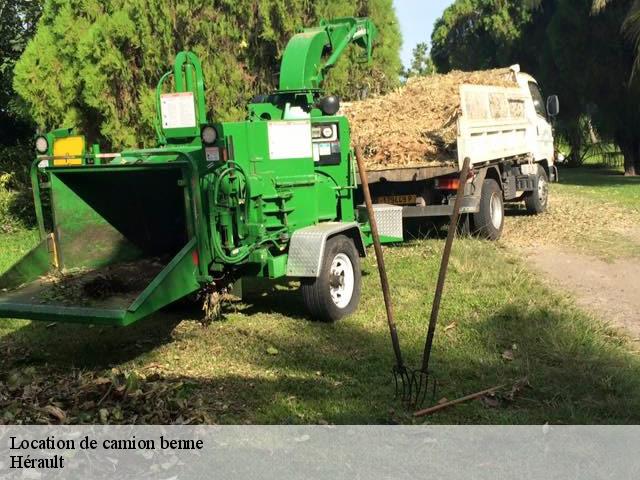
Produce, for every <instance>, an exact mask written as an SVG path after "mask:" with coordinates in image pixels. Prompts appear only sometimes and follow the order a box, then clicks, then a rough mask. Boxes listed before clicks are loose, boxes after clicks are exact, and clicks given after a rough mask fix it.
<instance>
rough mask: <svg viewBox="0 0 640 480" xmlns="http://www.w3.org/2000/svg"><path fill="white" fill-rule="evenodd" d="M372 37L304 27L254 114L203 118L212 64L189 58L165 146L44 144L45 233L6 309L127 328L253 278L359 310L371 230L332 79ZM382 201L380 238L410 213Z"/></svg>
mask: <svg viewBox="0 0 640 480" xmlns="http://www.w3.org/2000/svg"><path fill="white" fill-rule="evenodd" d="M375 36H376V29H375V27H374V25H373V24H372V23H371V21H370V20H368V19H356V18H342V19H336V20H331V21H323V22H321V24H320V25H319V26H318V27H314V28H310V29H306V30H304V31H302V32H301V33H299V34H297V35H295V36H294V37H293V38H292V39H291V41H290V42H289V44H288V46H287V48H286V49H285V51H284V55H283V59H282V68H281V74H280V86H279V89H278V90H276V91H275V92H272V93H270V94H268V95H263V96H258V97H256V98H255V99H254V100H253V101H252V102H251V103H250V104H249V106H248V114H247V120H245V121H241V122H217V123H216V122H210V121H209V120H208V119H207V118H206V115H207V108H206V105H205V90H204V81H203V75H202V68H201V65H200V62H199V60H198V58H197V57H196V56H195V55H194V54H193V53H190V52H181V53H179V54H178V55H177V56H176V59H175V62H174V68H173V70H172V71H170V72H168V73H167V74H165V75H164V76H163V77H162V78H161V79H160V81H159V83H158V87H157V94H156V103H157V110H158V113H157V123H156V131H157V140H158V141H157V147H155V148H151V149H140V150H125V151H123V152H120V153H117V154H106V153H101V151H100V148H99V147H98V146H97V145H92V146H87V145H86V142H85V139H84V138H83V137H82V136H80V135H77V134H76V133H74V131H73V129H59V130H54V131H52V132H50V133H48V134H46V135H44V136H41V137H39V138H37V140H36V149H37V151H38V157H37V158H36V160H35V162H34V164H33V168H32V184H33V192H34V200H35V207H36V213H37V218H38V225H39V229H40V235H41V241H40V243H39V245H38V246H36V248H34V249H33V250H32V251H31V252H29V253H28V254H27V255H26V256H25V257H24V258H22V259H21V260H20V261H19V262H18V263H17V264H16V265H14V266H13V267H12V268H11V269H10V270H9V271H7V272H6V273H5V274H3V275H2V276H0V316H1V317H8V318H26V319H36V320H45V321H74V322H83V323H106V324H115V325H128V324H131V323H132V322H135V321H136V320H139V319H141V318H143V317H146V316H148V315H149V314H151V313H153V312H155V311H157V310H158V309H160V308H162V307H164V306H165V305H168V304H169V303H171V302H174V301H176V300H178V299H180V298H183V297H185V296H187V295H189V294H191V293H194V292H198V291H201V290H206V291H215V290H216V289H217V288H219V287H221V286H225V287H226V286H228V285H229V284H230V283H232V282H234V281H237V280H238V279H241V278H243V277H249V276H254V277H264V278H269V279H277V278H282V277H289V278H294V279H299V280H300V281H301V283H302V291H303V298H304V300H305V303H306V304H307V306H308V308H309V310H310V312H311V313H312V315H313V316H315V317H317V318H319V319H322V320H329V321H333V320H337V319H339V318H342V317H343V316H345V315H348V314H349V313H351V312H352V311H353V310H355V308H356V306H357V304H358V300H359V293H360V265H359V262H360V257H361V256H364V255H365V246H366V245H367V244H369V243H370V242H371V235H370V228H369V224H368V220H367V216H366V214H365V213H363V211H362V209H358V208H357V205H356V203H355V196H354V192H355V190H356V188H357V182H356V176H355V171H354V165H353V159H352V156H353V153H352V150H351V145H350V135H349V125H348V122H347V120H346V118H344V117H343V116H340V115H336V113H337V111H338V107H339V102H338V100H337V99H336V98H335V97H333V96H331V95H325V94H324V93H323V91H322V89H321V88H322V83H323V80H324V78H325V75H326V73H327V72H328V70H329V69H330V68H331V67H332V66H333V65H334V64H335V63H336V61H337V60H338V58H339V57H340V55H341V54H342V53H343V52H344V51H345V50H346V48H347V47H348V46H349V45H350V44H355V45H357V46H359V47H361V48H362V50H363V52H364V57H365V58H366V59H369V60H370V59H371V53H372V46H373V41H374V38H375ZM382 210H384V216H385V219H386V220H387V224H388V225H390V226H389V227H388V228H387V229H386V230H385V229H384V228H383V229H382V230H383V231H382V234H383V240H384V241H389V242H392V241H399V240H401V239H402V217H401V214H402V213H401V209H400V208H394V207H390V209H389V208H386V207H385V208H382V209H381V211H382Z"/></svg>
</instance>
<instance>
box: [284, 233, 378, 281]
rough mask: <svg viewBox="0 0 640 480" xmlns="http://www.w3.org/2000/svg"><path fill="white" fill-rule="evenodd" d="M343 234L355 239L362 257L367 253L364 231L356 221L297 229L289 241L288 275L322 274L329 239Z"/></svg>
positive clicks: (310, 276)
mask: <svg viewBox="0 0 640 480" xmlns="http://www.w3.org/2000/svg"><path fill="white" fill-rule="evenodd" d="M338 234H342V235H346V236H347V237H349V238H351V239H352V240H353V243H354V244H355V246H356V248H357V249H358V253H359V254H360V256H361V257H364V256H365V255H366V250H365V247H364V242H363V240H362V232H360V227H359V226H358V224H357V223H356V222H327V223H321V224H319V225H312V226H310V227H306V228H301V229H300V230H296V231H295V232H294V233H293V235H292V236H291V242H290V243H289V256H288V259H287V276H289V277H298V278H314V277H316V278H317V277H318V275H320V270H321V268H322V259H323V257H324V249H325V246H326V244H327V240H328V239H329V238H331V237H333V236H335V235H338Z"/></svg>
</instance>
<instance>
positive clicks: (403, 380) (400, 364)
mask: <svg viewBox="0 0 640 480" xmlns="http://www.w3.org/2000/svg"><path fill="white" fill-rule="evenodd" d="M356 161H357V162H358V172H359V173H360V183H361V184H362V192H363V194H364V201H365V205H366V207H367V214H368V215H369V225H370V226H371V236H372V237H373V248H374V249H375V252H376V261H377V263H378V272H379V273H380V285H381V286H382V296H383V297H384V305H385V309H386V311H387V324H388V325H389V334H390V335H391V345H392V347H393V353H394V355H395V357H396V364H395V365H394V366H393V368H392V370H391V373H392V375H393V381H394V384H395V392H396V397H398V396H401V397H402V400H403V401H410V400H411V379H410V377H409V371H408V370H407V368H406V367H405V365H404V361H403V360H402V351H401V350H400V340H399V339H398V331H397V329H396V323H395V321H394V319H393V305H392V303H391V293H390V290H389V279H388V278H387V270H386V268H385V266H384V257H383V255H382V246H381V244H380V235H379V234H378V224H377V222H376V216H375V213H374V211H373V203H372V201H371V192H370V191H369V181H368V179H367V170H366V168H365V166H364V161H363V157H362V150H361V148H360V147H356Z"/></svg>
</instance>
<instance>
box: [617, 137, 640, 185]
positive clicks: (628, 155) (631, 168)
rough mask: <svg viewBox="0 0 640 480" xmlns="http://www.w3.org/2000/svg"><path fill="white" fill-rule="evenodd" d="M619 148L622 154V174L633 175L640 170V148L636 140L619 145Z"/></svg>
mask: <svg viewBox="0 0 640 480" xmlns="http://www.w3.org/2000/svg"><path fill="white" fill-rule="evenodd" d="M620 150H622V154H623V155H624V175H625V176H627V177H634V176H636V175H637V174H638V173H639V172H640V168H639V167H640V148H639V147H638V142H629V143H628V144H626V145H621V146H620Z"/></svg>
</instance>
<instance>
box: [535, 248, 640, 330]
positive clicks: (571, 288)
mask: <svg viewBox="0 0 640 480" xmlns="http://www.w3.org/2000/svg"><path fill="white" fill-rule="evenodd" d="M528 259H529V261H530V262H532V264H533V265H534V268H535V269H536V270H538V271H540V272H542V273H543V274H545V275H546V276H547V277H548V278H549V280H550V281H551V283H552V285H553V286H555V287H558V288H560V289H562V290H564V291H567V292H569V293H571V294H572V295H573V296H574V297H575V299H576V301H577V303H578V305H580V306H581V307H583V308H585V309H586V310H589V311H592V312H594V313H596V314H597V315H599V316H600V317H601V318H602V319H603V320H605V321H606V322H610V323H611V324H612V325H614V326H618V327H622V328H624V329H625V330H627V332H628V333H629V334H630V335H631V336H632V338H634V339H635V340H637V341H640V295H639V294H638V288H639V286H640V259H638V258H630V259H629V258H626V259H615V260H613V261H604V260H601V259H599V258H596V257H593V256H589V255H585V254H580V253H574V252H571V251H570V250H568V249H567V248H562V247H557V246H545V247H541V248H540V247H539V248H538V249H536V253H535V254H534V253H529V254H528Z"/></svg>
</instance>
